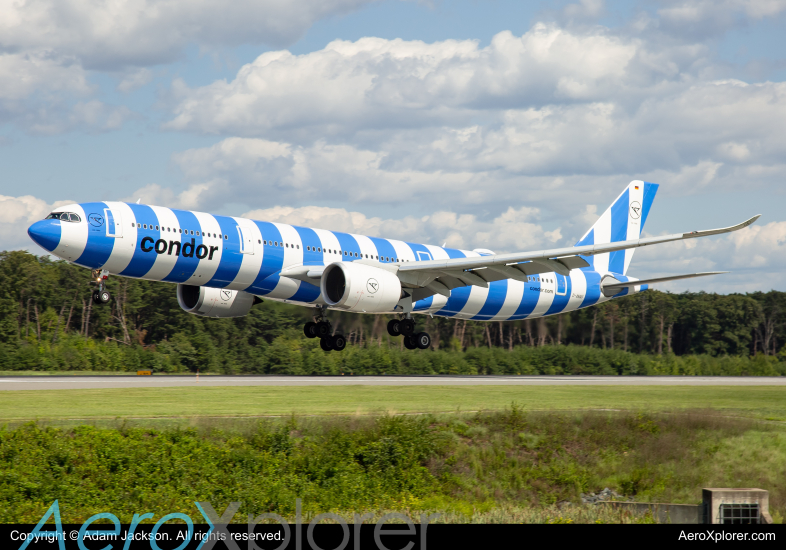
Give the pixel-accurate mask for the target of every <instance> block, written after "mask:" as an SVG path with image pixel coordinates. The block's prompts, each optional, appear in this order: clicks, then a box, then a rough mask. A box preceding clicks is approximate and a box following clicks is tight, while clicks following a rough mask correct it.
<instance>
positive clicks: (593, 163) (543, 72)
mask: <svg viewBox="0 0 786 550" xmlns="http://www.w3.org/2000/svg"><path fill="white" fill-rule="evenodd" d="M705 54H706V51H705V49H704V48H703V47H701V46H691V47H681V46H680V47H676V46H674V47H670V48H664V49H663V50H657V48H655V47H654V45H652V44H647V43H646V42H644V41H643V40H642V39H639V38H632V39H623V38H620V37H614V36H612V35H610V33H608V32H607V31H604V30H598V29H597V28H594V29H592V30H590V31H586V32H581V33H579V32H572V31H568V30H565V29H561V28H558V27H556V26H553V25H543V24H537V25H535V26H534V27H533V28H532V29H531V30H530V31H529V32H527V33H525V34H524V35H523V36H521V37H516V36H513V35H512V34H511V33H509V32H502V33H499V34H498V35H496V36H495V37H494V39H493V40H492V42H491V44H490V45H489V46H488V47H486V48H478V46H477V43H476V42H474V41H444V42H436V43H433V44H425V43H423V42H418V41H403V40H384V39H379V38H364V39H361V40H358V41H356V42H345V41H335V42H332V43H330V44H329V45H328V46H327V47H326V48H324V49H323V50H320V51H317V52H313V53H310V54H306V55H300V56H295V55H292V54H290V53H289V52H286V51H279V52H269V53H266V54H263V55H261V56H260V57H259V58H257V60H256V61H254V62H253V63H251V64H248V65H245V66H244V67H242V68H241V69H240V70H239V72H238V74H237V77H236V78H235V79H234V80H233V81H231V82H226V81H217V82H214V83H212V84H210V85H207V86H203V87H200V88H195V89H190V88H188V87H186V86H185V84H184V83H182V82H180V81H177V82H175V84H174V87H173V94H174V95H175V96H177V97H179V98H180V100H179V103H178V105H177V107H176V109H175V117H174V118H173V119H172V120H171V121H170V122H169V123H168V124H167V125H166V127H167V128H169V129H177V130H189V131H196V132H204V133H215V134H228V135H235V136H260V137H263V138H264V140H265V142H274V143H278V144H279V146H281V147H284V148H285V149H286V153H285V154H281V155H278V156H277V157H275V158H269V157H266V156H265V155H264V154H261V153H259V152H257V151H256V149H255V148H256V147H260V146H261V145H260V144H261V143H262V141H258V142H253V141H248V142H242V141H232V140H234V139H236V138H231V139H228V140H224V141H223V142H221V143H220V144H218V145H216V146H214V147H211V148H205V149H198V150H193V151H191V152H186V153H183V154H182V155H179V156H177V157H176V158H175V160H176V162H177V163H178V164H180V165H181V166H182V167H183V169H184V171H185V172H186V176H187V179H188V180H189V181H196V182H197V183H199V184H208V185H211V186H215V187H216V188H217V189H218V188H219V186H221V185H223V186H224V187H223V188H222V192H227V191H230V190H237V189H238V188H242V187H244V186H246V185H247V183H248V182H254V185H257V186H263V187H265V188H268V189H271V190H272V189H275V190H276V191H277V192H280V193H282V194H283V197H284V200H285V202H286V200H288V198H291V197H294V196H297V195H298V194H299V193H303V192H305V188H306V187H308V186H309V185H312V186H313V187H312V188H316V189H318V190H319V191H320V192H325V193H328V192H334V189H335V188H337V189H335V192H336V193H337V196H336V198H341V199H342V200H345V197H347V198H348V200H351V201H353V202H359V201H372V202H388V203H395V202H397V201H398V200H401V199H400V198H399V199H397V198H396V197H401V196H402V195H405V196H407V197H417V198H420V199H424V200H431V199H432V198H433V197H434V198H436V200H437V204H438V205H440V206H450V207H453V206H454V205H453V204H445V203H444V202H440V200H448V198H447V195H442V196H443V197H444V199H440V198H439V197H440V193H441V192H443V191H446V190H450V191H451V193H450V196H451V198H450V200H452V201H457V200H458V201H464V202H466V203H473V202H475V201H480V202H487V201H488V200H489V199H488V197H489V196H497V197H499V196H508V195H509V194H510V191H509V190H508V189H509V187H510V186H515V187H516V188H523V187H526V186H527V185H534V187H535V189H541V188H544V187H546V186H549V187H552V188H553V187H557V186H559V185H564V187H562V189H561V191H564V190H575V189H576V186H584V185H586V184H587V183H588V182H589V181H592V180H593V179H594V178H598V177H605V178H606V181H609V180H610V179H612V178H616V177H620V178H622V179H625V178H628V176H629V175H630V176H632V177H631V178H630V179H633V178H637V177H641V176H642V175H645V174H660V175H666V176H674V175H675V174H683V175H684V176H685V177H686V178H688V177H690V178H693V177H698V178H699V179H698V181H692V182H690V183H691V185H690V189H692V190H696V189H698V188H700V187H701V186H702V185H708V184H710V183H712V184H717V183H719V182H720V183H723V182H724V181H731V180H730V179H729V175H730V174H734V175H735V176H739V175H740V174H741V173H742V172H745V171H748V172H750V171H751V170H752V169H753V167H756V170H758V171H759V172H760V176H759V177H757V178H753V179H752V181H750V182H749V185H751V186H752V187H756V186H763V185H771V183H772V180H773V179H777V178H778V177H780V178H782V177H783V176H784V175H786V173H784V172H783V171H782V169H781V164H782V161H781V159H782V158H783V156H784V154H786V144H785V142H784V141H783V140H782V139H780V135H781V133H782V128H783V127H784V126H786V83H783V82H762V83H753V84H749V83H745V82H742V81H739V80H731V79H724V80H717V79H707V78H706V74H704V72H702V67H706V60H704V58H703V56H704V55H705ZM315 141H316V142H317V143H315ZM252 143H254V145H253V146H251V145H250V144H252ZM241 144H245V145H241ZM218 157H221V160H220V161H219V160H217V159H218ZM296 172H297V173H296ZM766 172H770V174H769V175H765V173H766ZM533 178H536V179H537V178H545V179H544V180H543V181H539V182H536V181H535V180H533ZM654 181H660V180H657V179H656V180H654ZM244 182H246V183H244ZM571 182H572V183H571ZM494 191H498V192H500V193H501V195H500V194H499V193H498V194H496V195H495V194H494V193H493V192H494ZM536 192H537V191H536ZM349 197H352V198H349ZM459 197H460V198H459Z"/></svg>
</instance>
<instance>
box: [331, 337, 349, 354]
mask: <svg viewBox="0 0 786 550" xmlns="http://www.w3.org/2000/svg"><path fill="white" fill-rule="evenodd" d="M330 346H331V347H332V348H333V351H342V350H343V349H344V348H345V347H347V339H346V338H344V335H343V334H334V335H333V337H332V338H331V339H330Z"/></svg>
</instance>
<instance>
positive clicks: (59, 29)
mask: <svg viewBox="0 0 786 550" xmlns="http://www.w3.org/2000/svg"><path fill="white" fill-rule="evenodd" d="M367 2H368V0H296V1H295V0H293V1H287V2H281V1H279V0H240V1H235V2H221V1H218V0H191V1H189V2H182V1H179V0H117V1H113V2H86V1H82V0H36V1H30V0H29V1H13V2H3V4H2V6H0V48H2V49H9V50H11V49H13V50H23V51H33V50H41V49H44V50H56V51H58V52H60V53H61V54H63V55H70V56H74V57H77V58H78V59H80V60H81V62H82V63H83V65H84V66H85V67H87V68H90V69H100V70H110V71H114V70H118V69H120V68H122V67H126V66H139V67H141V66H150V65H157V64H161V63H168V62H171V61H174V60H175V59H177V58H178V56H179V55H180V54H181V52H182V50H183V48H184V47H185V46H187V45H188V44H191V43H198V44H200V45H202V46H204V47H211V46H212V47H219V46H236V45H240V44H268V45H273V46H279V47H280V46H287V45H289V44H292V43H293V42H295V41H296V40H297V39H298V38H300V37H301V36H302V35H303V34H304V33H305V32H306V30H308V28H309V27H310V26H311V25H312V24H313V23H314V22H315V21H317V20H319V19H322V18H325V17H328V16H331V15H341V14H345V13H348V12H350V11H352V10H354V9H357V8H359V7H360V6H362V5H364V4H366V3H367Z"/></svg>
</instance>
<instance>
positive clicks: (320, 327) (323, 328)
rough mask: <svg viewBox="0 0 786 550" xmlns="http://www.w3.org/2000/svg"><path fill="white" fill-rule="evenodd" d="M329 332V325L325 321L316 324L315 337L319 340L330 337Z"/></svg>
mask: <svg viewBox="0 0 786 550" xmlns="http://www.w3.org/2000/svg"><path fill="white" fill-rule="evenodd" d="M331 332H332V331H331V330H330V323H328V322H327V321H320V322H319V323H317V336H319V337H320V338H327V337H328V336H330V333H331Z"/></svg>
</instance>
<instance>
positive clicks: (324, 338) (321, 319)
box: [303, 307, 347, 351]
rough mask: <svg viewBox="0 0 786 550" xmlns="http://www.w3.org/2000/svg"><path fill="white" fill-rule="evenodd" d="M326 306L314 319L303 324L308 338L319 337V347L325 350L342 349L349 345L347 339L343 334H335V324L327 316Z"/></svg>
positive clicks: (321, 308) (320, 309)
mask: <svg viewBox="0 0 786 550" xmlns="http://www.w3.org/2000/svg"><path fill="white" fill-rule="evenodd" d="M326 309H327V308H326V307H320V308H319V313H318V314H317V315H316V317H314V321H309V322H308V323H306V324H305V325H303V333H304V334H305V335H306V338H319V347H321V348H322V349H323V350H325V351H341V350H343V349H344V348H345V347H347V340H346V338H344V335H343V334H333V326H332V325H331V324H330V321H328V320H327V318H326V317H325V310H326Z"/></svg>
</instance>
